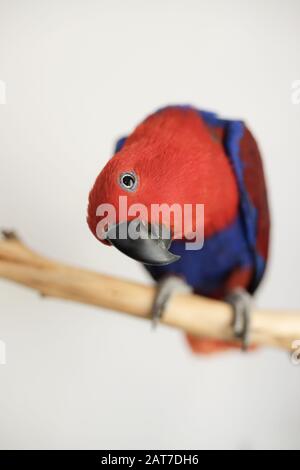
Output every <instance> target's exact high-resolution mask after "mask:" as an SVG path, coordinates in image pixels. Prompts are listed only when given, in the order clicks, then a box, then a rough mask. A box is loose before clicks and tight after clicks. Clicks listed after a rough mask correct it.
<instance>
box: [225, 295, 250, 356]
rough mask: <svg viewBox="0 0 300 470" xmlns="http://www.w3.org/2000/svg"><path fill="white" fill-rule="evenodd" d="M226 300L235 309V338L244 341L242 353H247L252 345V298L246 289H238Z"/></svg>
mask: <svg viewBox="0 0 300 470" xmlns="http://www.w3.org/2000/svg"><path fill="white" fill-rule="evenodd" d="M225 300H226V302H228V303H229V304H230V305H231V306H232V308H233V315H234V318H233V331H234V336H235V337H236V338H237V339H240V340H241V341H242V351H247V349H248V347H249V343H250V338H249V333H250V317H251V307H252V297H251V295H250V294H249V293H248V292H247V291H246V290H245V289H242V288H237V289H235V290H233V291H232V292H230V294H228V296H227V297H226V298H225Z"/></svg>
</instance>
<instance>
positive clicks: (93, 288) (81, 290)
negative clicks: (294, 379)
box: [0, 232, 300, 350]
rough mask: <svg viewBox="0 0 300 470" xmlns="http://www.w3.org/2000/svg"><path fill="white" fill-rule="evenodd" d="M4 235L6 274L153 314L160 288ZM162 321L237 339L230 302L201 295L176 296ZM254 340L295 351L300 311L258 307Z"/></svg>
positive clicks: (50, 292) (48, 290)
mask: <svg viewBox="0 0 300 470" xmlns="http://www.w3.org/2000/svg"><path fill="white" fill-rule="evenodd" d="M3 235H4V237H3V239H2V240H0V277H2V278H4V279H8V280H11V281H14V282H17V283H19V284H23V285H25V286H27V287H30V288H32V289H35V290H37V291H39V292H40V293H41V294H42V295H43V296H50V297H56V298H61V299H68V300H73V301H75V302H81V303H84V304H90V305H95V306H98V307H103V308H107V309H110V310H116V311H120V312H123V313H127V314H130V315H135V316H137V317H140V318H144V319H149V318H150V311H151V305H152V302H153V299H154V294H155V289H154V287H152V286H146V285H143V284H139V283H136V282H130V281H126V280H124V279H118V278H114V277H110V276H105V275H102V274H98V273H95V272H92V271H88V270H85V269H79V268H75V267H72V266H67V265H64V264H62V263H59V262H55V261H51V260H49V259H47V258H45V257H43V256H41V255H38V254H37V253H35V252H33V251H31V250H30V249H29V248H28V247H27V246H26V245H24V244H23V243H22V242H21V241H20V240H19V239H18V238H17V237H16V236H15V235H14V234H13V233H11V232H4V233H3ZM0 302H1V301H0ZM162 323H164V324H166V325H169V326H173V327H176V328H179V329H181V330H183V331H185V332H187V333H192V334H194V335H196V336H203V337H209V338H213V339H222V340H231V341H232V340H233V338H232V327H231V323H232V311H231V308H230V306H229V305H227V304H226V303H224V302H219V301H215V300H211V299H207V298H204V297H200V296H198V295H192V294H185V295H183V294H178V295H174V297H172V299H171V300H170V302H169V304H168V306H167V309H166V312H165V314H164V317H163V319H162ZM251 339H252V341H253V343H255V344H258V345H263V346H274V347H280V348H284V349H287V350H291V347H292V343H293V341H294V340H297V339H300V312H295V311H294V312H288V311H278V312H274V311H268V310H257V309H254V310H253V312H252V320H251Z"/></svg>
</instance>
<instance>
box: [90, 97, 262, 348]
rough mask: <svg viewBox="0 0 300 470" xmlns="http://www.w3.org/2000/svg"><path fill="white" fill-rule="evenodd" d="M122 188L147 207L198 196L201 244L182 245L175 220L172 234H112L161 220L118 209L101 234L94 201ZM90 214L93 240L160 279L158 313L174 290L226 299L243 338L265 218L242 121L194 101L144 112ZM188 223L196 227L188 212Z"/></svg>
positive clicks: (99, 184) (196, 342) (103, 176)
mask: <svg viewBox="0 0 300 470" xmlns="http://www.w3.org/2000/svg"><path fill="white" fill-rule="evenodd" d="M120 196H127V197H128V200H129V203H130V204H136V203H139V204H143V205H144V206H145V207H146V208H148V209H149V211H148V213H149V214H150V213H151V210H150V207H151V205H152V204H168V205H169V206H172V205H173V204H179V205H180V206H181V207H183V206H184V204H194V205H196V204H203V205H204V210H205V216H204V245H203V248H202V249H199V250H188V249H187V248H186V243H185V241H186V240H185V237H184V234H183V236H182V238H181V239H180V238H175V237H174V236H173V235H174V227H175V223H176V221H175V220H174V219H172V220H170V226H169V227H167V228H168V230H169V232H168V234H169V237H168V238H169V239H166V238H165V237H163V238H162V237H158V238H157V239H150V238H149V239H136V238H134V239H131V238H130V236H129V237H127V238H126V237H125V238H126V239H124V237H120V236H118V234H116V231H115V232H114V235H115V236H114V237H111V239H110V231H111V227H113V228H114V229H115V228H120V227H121V226H123V229H124V225H125V230H126V227H127V228H128V226H129V224H130V221H132V220H133V221H136V220H138V221H140V222H141V223H142V226H141V227H142V228H141V232H142V231H143V230H144V231H148V232H149V230H150V231H151V230H152V226H155V225H156V226H159V225H160V224H161V220H155V221H153V220H144V218H143V216H142V215H140V217H138V218H135V217H133V216H132V217H129V216H128V215H127V216H124V214H122V215H120V213H119V212H118V211H117V212H116V220H115V221H114V226H113V225H112V224H111V225H110V223H109V222H108V223H107V224H106V225H105V227H102V231H101V230H100V236H99V233H98V230H97V226H98V223H99V220H101V218H100V217H99V212H97V208H98V206H100V205H101V204H112V205H113V206H114V207H118V200H119V197H120ZM144 217H145V216H144ZM87 221H88V225H89V227H90V229H91V231H92V232H93V234H94V235H95V236H96V237H97V238H98V239H99V238H101V241H103V242H104V243H106V244H112V245H114V246H116V247H117V248H118V249H119V250H121V251H122V252H123V253H125V254H127V255H129V256H130V257H132V258H134V259H136V260H138V261H140V262H142V263H144V265H145V267H146V269H147V270H148V272H149V273H150V274H151V276H152V277H153V278H154V279H155V280H156V281H157V283H158V284H157V295H156V299H155V302H154V305H153V316H154V317H155V318H157V317H159V316H160V315H161V314H163V309H164V307H165V305H166V302H167V301H168V299H169V297H170V295H171V294H172V292H174V291H175V290H176V289H181V290H192V291H193V292H194V293H196V294H199V295H204V296H207V297H211V298H217V299H225V300H227V301H228V302H230V303H231V305H232V307H233V313H234V319H235V322H234V331H235V334H236V336H237V337H239V338H240V339H241V340H242V342H243V343H244V345H245V346H246V343H247V333H248V322H249V313H250V302H249V298H250V297H251V296H252V294H253V293H254V292H255V291H256V289H257V287H258V286H259V284H260V282H261V280H262V278H263V275H264V272H265V268H266V262H267V257H268V244H269V231H270V217H269V208H268V200H267V191H266V185H265V178H264V172H263V166H262V161H261V157H260V153H259V149H258V147H257V144H256V141H255V139H254V137H253V136H252V134H251V132H250V131H249V129H248V128H247V127H246V125H245V124H244V123H243V122H242V121H234V120H227V119H226V120H225V119H221V118H219V117H218V116H217V115H216V114H214V113H211V112H207V111H200V110H197V109H195V108H194V107H191V106H168V107H165V108H163V109H160V110H158V111H157V112H155V113H153V114H151V115H150V116H149V117H147V118H146V119H145V120H144V121H143V122H142V123H141V124H140V125H138V126H137V127H136V129H135V130H134V131H133V132H132V133H131V134H130V135H129V136H128V137H126V138H122V139H120V140H119V141H118V142H117V145H116V150H115V155H114V156H113V157H112V158H111V159H110V160H109V161H108V163H107V164H106V166H105V167H104V169H103V170H102V171H101V173H100V174H99V175H98V177H97V179H96V181H95V183H94V186H93V188H92V190H91V192H90V194H89V205H88V217H87ZM193 227H194V228H195V227H196V230H197V226H196V224H194V221H193ZM102 235H103V236H102ZM141 238H142V237H141ZM171 243H172V244H171ZM170 244H171V246H170ZM169 248H170V250H171V251H169ZM238 325H239V326H238ZM188 341H189V344H190V346H191V347H192V349H193V350H194V351H195V352H199V353H211V352H217V351H224V350H227V349H230V348H232V347H237V346H236V342H232V343H227V342H224V341H214V340H211V339H205V338H195V337H193V336H188Z"/></svg>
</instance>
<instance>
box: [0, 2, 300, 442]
mask: <svg viewBox="0 0 300 470" xmlns="http://www.w3.org/2000/svg"><path fill="white" fill-rule="evenodd" d="M299 20H300V3H299V1H298V0H289V1H285V2H282V1H280V0H273V1H271V0H268V1H264V2H261V1H259V0H255V1H253V0H252V1H251V2H250V1H249V0H248V1H243V0H239V1H233V0H231V1H221V0H219V1H217V0H209V1H208V0H207V1H199V0H198V1H196V0H195V1H192V0H187V1H179V0H177V1H158V0H154V1H152V2H147V1H146V0H143V1H138V0H128V1H121V0H118V1H117V0H110V1H108V0H105V1H101V0H99V1H96V0H95V1H92V0H81V1H78V0H77V1H67V0H51V1H50V0H42V1H33V0H19V1H17V0H0V80H3V81H5V83H6V99H7V103H6V104H1V105H0V159H1V160H0V161H1V166H0V191H1V193H0V194H1V198H0V225H1V226H4V227H9V228H10V227H12V228H15V229H16V230H18V232H19V233H20V234H21V236H22V237H23V238H24V240H25V241H26V242H28V243H30V244H31V245H32V247H34V248H36V249H38V250H40V251H41V252H43V253H45V254H46V255H49V256H52V257H54V258H58V259H60V260H63V261H65V262H68V263H72V264H77V265H81V266H84V267H87V268H92V269H96V270H99V271H102V272H105V273H109V274H114V275H120V276H126V277H127V278H130V279H139V280H141V279H142V280H144V281H145V282H147V281H149V280H148V277H147V275H146V274H145V273H144V272H143V270H142V268H141V267H140V266H139V265H138V264H136V263H135V262H134V261H131V260H129V259H127V258H125V257H124V256H122V255H121V254H120V253H118V252H117V251H116V250H114V249H110V248H107V247H104V246H102V245H100V244H99V243H97V241H96V240H95V239H94V238H93V237H92V236H91V234H90V232H89V231H88V228H87V226H86V223H85V213H86V205H87V194H88V191H89V189H90V187H91V184H92V183H93V180H94V178H95V176H96V174H97V173H98V172H99V170H100V169H101V167H102V166H103V165H104V164H105V162H106V160H107V158H108V157H109V156H110V154H111V151H112V148H113V143H114V141H115V139H116V138H117V137H118V136H120V135H122V134H123V133H126V132H128V131H130V130H131V129H132V127H133V126H134V125H135V124H137V123H138V122H139V120H141V119H142V118H143V117H144V116H145V115H146V114H147V113H149V112H151V111H153V110H155V109H156V108H158V107H160V106H162V105H165V104H168V103H191V104H194V105H196V106H199V107H202V108H204V109H210V110H215V111H218V112H220V113H222V114H223V115H224V116H226V117H239V118H244V119H246V120H247V123H248V124H249V126H250V127H251V128H252V130H253V131H254V133H255V134H256V136H257V138H258V140H259V142H260V146H261V149H262V151H263V154H264V157H265V166H266V170H267V175H268V183H269V189H270V198H271V204H272V210H273V242H272V259H271V263H270V268H269V271H268V276H267V278H266V280H265V283H264V285H263V287H262V288H261V290H260V294H259V296H258V303H259V304H260V305H261V306H265V307H290V308H296V307H300V288H299V278H300V254H299V244H298V240H299V235H300V224H299V208H300V203H299V171H300V163H299V162H300V160H299V151H300V136H299V124H300V104H298V105H297V104H293V103H292V99H291V93H292V91H291V90H292V83H293V82H294V81H295V80H297V79H300V23H299ZM149 282H150V281H149ZM0 339H1V340H2V341H5V343H6V353H7V364H6V365H0V447H1V448H10V449H11V448H26V449H27V448H74V449H76V448H217V447H221V448H234V449H240V448H263V447H268V448H279V447H280V448H300V406H299V391H300V366H298V367H296V366H292V365H291V363H290V360H289V358H288V355H287V354H286V353H284V352H279V351H271V350H265V351H260V352H257V353H254V354H249V355H248V356H244V355H242V354H239V353H233V354H227V355H222V356H217V357H215V358H211V359H207V358H201V357H195V356H192V355H191V353H190V352H189V350H188V349H187V348H186V345H185V342H184V340H183V338H182V335H181V334H180V333H177V332H175V331H173V330H171V329H166V328H163V327H161V328H159V329H158V330H157V331H156V332H155V333H153V332H152V331H151V329H150V326H149V325H148V324H147V323H144V322H139V321H138V320H135V319H131V318H128V317H127V316H122V315H118V314H115V313H110V312H107V311H103V310H98V309H96V308H91V307H85V306H82V305H78V304H77V305H76V304H71V303H65V302H62V301H58V300H42V299H41V298H40V297H39V296H38V295H36V294H35V293H34V292H31V291H29V290H26V289H25V288H21V287H18V286H16V285H12V284H10V283H8V282H4V281H1V282H0Z"/></svg>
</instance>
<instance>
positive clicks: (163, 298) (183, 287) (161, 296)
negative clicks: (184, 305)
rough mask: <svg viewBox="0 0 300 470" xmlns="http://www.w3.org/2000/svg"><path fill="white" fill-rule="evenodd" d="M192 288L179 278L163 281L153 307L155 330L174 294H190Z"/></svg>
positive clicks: (158, 287)
mask: <svg viewBox="0 0 300 470" xmlns="http://www.w3.org/2000/svg"><path fill="white" fill-rule="evenodd" d="M191 291H192V288H191V287H190V286H189V285H188V284H186V282H185V281H184V280H183V279H181V278H180V277H178V276H172V275H171V276H167V277H164V278H163V279H161V280H160V281H159V282H158V284H157V288H156V294H155V298H154V302H153V305H152V310H151V316H152V326H153V327H154V328H155V327H156V326H157V324H158V323H159V321H160V319H161V318H162V316H163V313H164V311H165V308H166V306H167V303H168V301H169V300H170V297H171V296H172V295H173V294H177V293H178V294H179V293H181V294H188V293H190V292H191Z"/></svg>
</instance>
